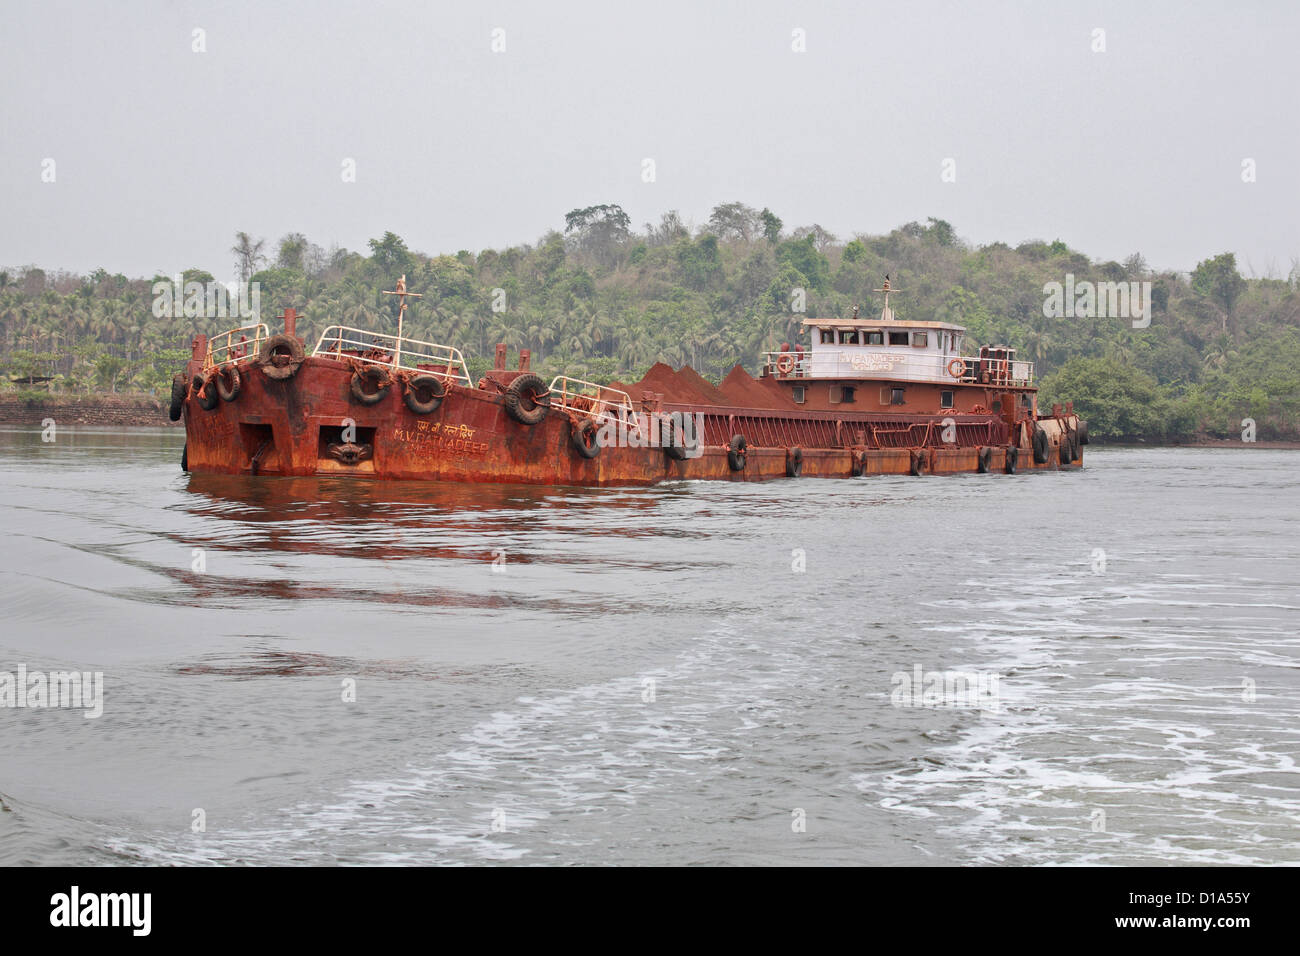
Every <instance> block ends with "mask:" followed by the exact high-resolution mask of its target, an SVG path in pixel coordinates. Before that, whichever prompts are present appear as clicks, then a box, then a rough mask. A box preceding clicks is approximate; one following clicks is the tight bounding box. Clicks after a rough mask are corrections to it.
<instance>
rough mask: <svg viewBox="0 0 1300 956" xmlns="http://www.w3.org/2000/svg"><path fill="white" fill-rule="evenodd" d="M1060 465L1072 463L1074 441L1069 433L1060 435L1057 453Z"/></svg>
mask: <svg viewBox="0 0 1300 956" xmlns="http://www.w3.org/2000/svg"><path fill="white" fill-rule="evenodd" d="M1058 454H1059V456H1060V459H1061V464H1062V465H1068V464H1070V463H1071V462H1073V461H1074V439H1073V438H1071V437H1070V435H1069V433H1068V432H1067V433H1064V434H1062V435H1061V447H1060V449H1059V451H1058Z"/></svg>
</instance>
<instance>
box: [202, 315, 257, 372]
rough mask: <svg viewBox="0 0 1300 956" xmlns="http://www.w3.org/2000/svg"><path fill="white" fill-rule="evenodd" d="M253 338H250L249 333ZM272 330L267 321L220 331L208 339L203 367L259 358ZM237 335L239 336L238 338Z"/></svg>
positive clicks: (213, 366) (214, 366) (209, 367)
mask: <svg viewBox="0 0 1300 956" xmlns="http://www.w3.org/2000/svg"><path fill="white" fill-rule="evenodd" d="M250 333H251V334H252V336H253V338H252V339H251V340H250V339H249V337H248V336H249V334H250ZM270 335H271V332H270V330H269V329H268V328H267V327H266V324H265V323H261V322H260V323H258V324H257V325H245V326H243V327H241V328H238V329H230V330H229V331H227V332H218V333H217V334H216V335H214V336H212V337H211V338H210V339H208V354H207V355H206V356H204V358H203V369H204V371H207V370H208V369H212V368H216V367H217V366H218V365H226V364H227V363H230V364H237V363H239V362H247V361H250V360H251V359H255V358H257V353H259V352H261V351H262V343H263V342H265V341H266V340H267V339H268V338H270ZM235 336H239V338H238V340H236V338H235Z"/></svg>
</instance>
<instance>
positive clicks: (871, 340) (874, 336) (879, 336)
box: [864, 332, 885, 345]
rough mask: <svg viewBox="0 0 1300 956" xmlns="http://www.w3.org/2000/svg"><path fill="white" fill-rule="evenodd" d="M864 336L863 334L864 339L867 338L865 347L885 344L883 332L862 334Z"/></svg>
mask: <svg viewBox="0 0 1300 956" xmlns="http://www.w3.org/2000/svg"><path fill="white" fill-rule="evenodd" d="M864 334H865V335H866V337H867V343H866V344H867V345H884V344H885V333H884V332H866V333H864Z"/></svg>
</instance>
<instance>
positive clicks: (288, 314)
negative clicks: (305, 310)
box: [169, 278, 1088, 486]
mask: <svg viewBox="0 0 1300 956" xmlns="http://www.w3.org/2000/svg"><path fill="white" fill-rule="evenodd" d="M876 291H878V292H883V293H884V297H885V298H884V309H883V311H882V312H881V314H880V316H879V317H878V318H876V319H859V318H858V317H857V310H856V309H855V310H854V317H853V318H851V319H812V318H809V319H805V320H804V321H803V331H804V332H805V333H807V335H808V337H809V340H810V341H809V344H808V345H807V346H806V347H805V346H804V345H803V344H798V345H795V346H794V347H791V346H790V345H788V344H787V345H784V346H782V348H781V349H780V350H779V351H775V352H769V353H765V354H764V355H763V357H762V367H761V372H760V374H759V376H758V377H757V378H754V377H753V376H751V375H750V374H749V373H747V372H746V371H745V370H744V368H742V367H741V366H739V365H737V366H736V367H735V368H733V369H732V371H731V372H730V374H728V375H727V376H726V378H725V379H724V380H723V381H722V382H721V384H720V385H718V386H714V385H713V384H711V383H710V382H708V381H707V380H706V379H704V378H703V377H702V376H700V375H699V374H698V373H696V372H695V371H694V370H693V369H691V368H690V367H689V366H685V367H683V368H681V369H679V370H676V371H674V370H673V369H672V368H670V367H669V366H666V365H663V364H657V365H655V366H653V367H652V368H651V369H650V370H649V372H648V373H647V374H646V375H645V376H644V378H642V380H641V381H640V382H637V383H635V384H628V385H623V384H618V383H615V384H611V385H598V384H595V383H591V382H584V381H579V380H576V379H571V378H567V377H565V376H559V377H557V378H555V379H553V380H552V381H551V382H549V383H547V382H545V381H544V380H543V379H542V378H540V377H539V376H537V375H536V374H534V373H533V372H532V371H531V370H530V367H529V365H530V356H529V353H528V351H527V350H522V351H521V352H520V353H519V360H518V365H517V368H514V369H507V367H506V364H507V363H506V348H505V346H504V345H498V346H497V349H496V361H495V363H494V367H493V368H492V369H490V370H489V371H488V372H487V373H486V375H484V376H483V377H482V378H481V379H480V380H479V381H477V382H473V381H471V380H470V378H469V375H468V372H467V367H466V364H465V361H464V358H463V356H462V355H461V353H460V352H459V351H458V350H457V349H455V348H453V347H451V346H446V345H440V344H437V343H432V342H424V341H419V340H415V339H411V338H406V337H404V336H403V335H402V319H403V316H404V315H405V311H406V298H407V296H408V295H409V296H414V295H415V293H408V292H407V291H406V288H405V279H404V278H403V281H402V282H399V283H398V286H397V289H396V291H395V292H393V293H391V294H393V295H396V296H398V297H399V298H400V301H401V307H400V309H399V313H398V316H399V318H398V332H397V335H386V334H382V333H377V332H372V331H365V330H361V329H355V328H348V327H344V326H338V325H334V326H330V327H328V328H326V329H325V330H324V331H323V332H322V333H321V335H320V337H319V338H318V340H317V341H316V344H315V346H314V348H312V350H311V351H310V353H308V351H307V343H306V342H304V341H303V340H302V339H301V338H299V337H298V336H297V334H296V319H297V316H296V314H295V312H294V310H293V309H286V310H285V313H284V331H283V332H281V333H279V334H274V335H272V334H270V332H269V330H268V328H267V326H266V325H264V324H258V325H255V326H248V327H244V328H239V329H234V330H231V331H229V332H225V333H223V334H221V335H217V336H213V337H212V338H208V337H207V336H204V335H199V336H196V337H195V339H194V341H193V346H192V356H191V358H190V361H189V362H188V363H187V365H186V368H185V370H184V372H182V373H180V374H178V375H177V376H176V378H175V379H174V380H173V386H172V395H171V406H170V409H169V413H170V415H171V417H172V420H173V421H175V420H179V419H180V418H181V417H182V416H183V417H184V419H185V431H186V446H185V452H184V454H183V460H182V468H184V469H185V470H188V471H192V472H199V473H220V474H252V475H285V476H290V475H292V476H302V475H345V476H355V477H362V478H373V479H399V480H400V479H415V480H438V481H457V482H503V483H520V484H547V485H597V486H599V485H651V484H656V483H659V482H664V481H673V480H697V479H709V480H722V481H761V480H767V479H774V478H797V477H800V476H802V477H817V478H849V477H859V476H862V475H880V474H911V475H923V474H951V473H958V472H979V473H984V472H1000V473H1008V474H1014V473H1016V472H1017V471H1025V470H1034V469H1053V470H1056V469H1062V468H1076V467H1079V466H1081V464H1082V461H1083V446H1085V445H1087V444H1088V428H1087V423H1086V422H1084V421H1082V420H1080V418H1079V416H1078V415H1076V414H1075V413H1074V411H1073V409H1072V407H1071V405H1070V404H1068V403H1067V404H1065V405H1064V406H1059V405H1058V406H1053V407H1052V408H1051V410H1050V411H1049V412H1048V413H1046V414H1042V413H1041V412H1040V410H1039V408H1038V401H1037V389H1036V386H1035V385H1034V369H1033V365H1032V364H1031V363H1029V362H1024V361H1021V360H1019V359H1017V357H1016V353H1015V350H1014V349H1011V348H1007V347H1005V346H984V347H981V348H980V349H979V352H978V354H977V355H969V356H968V355H964V354H963V352H962V347H963V338H964V335H965V329H963V328H962V327H961V326H958V325H953V324H951V323H945V322H926V321H901V320H896V319H895V318H894V316H893V313H892V311H891V310H890V307H889V296H890V294H891V292H893V293H895V294H896V293H897V290H891V289H890V288H889V282H888V279H886V281H885V283H884V286H883V288H882V289H878V290H876Z"/></svg>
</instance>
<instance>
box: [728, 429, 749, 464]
mask: <svg viewBox="0 0 1300 956" xmlns="http://www.w3.org/2000/svg"><path fill="white" fill-rule="evenodd" d="M748 449H749V442H747V441H746V440H745V436H744V435H732V436H731V443H730V444H729V445H728V446H727V465H728V467H730V468H731V470H732V471H744V470H745V452H746V451H748Z"/></svg>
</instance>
